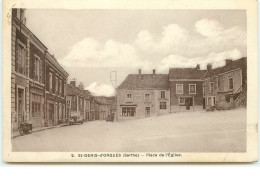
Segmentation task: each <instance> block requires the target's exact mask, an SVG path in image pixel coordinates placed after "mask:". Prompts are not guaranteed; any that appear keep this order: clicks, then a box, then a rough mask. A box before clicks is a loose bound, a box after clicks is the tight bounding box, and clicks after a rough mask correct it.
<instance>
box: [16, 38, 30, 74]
mask: <svg viewBox="0 0 260 176" xmlns="http://www.w3.org/2000/svg"><path fill="white" fill-rule="evenodd" d="M16 71H17V72H18V73H21V74H24V75H26V76H28V71H29V57H28V49H27V48H25V44H23V43H22V42H20V41H19V40H18V42H16Z"/></svg>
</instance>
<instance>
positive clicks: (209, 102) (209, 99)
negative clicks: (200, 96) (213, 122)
mask: <svg viewBox="0 0 260 176" xmlns="http://www.w3.org/2000/svg"><path fill="white" fill-rule="evenodd" d="M208 105H211V97H208Z"/></svg>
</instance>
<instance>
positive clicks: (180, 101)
mask: <svg viewBox="0 0 260 176" xmlns="http://www.w3.org/2000/svg"><path fill="white" fill-rule="evenodd" d="M179 105H185V98H184V97H180V98H179Z"/></svg>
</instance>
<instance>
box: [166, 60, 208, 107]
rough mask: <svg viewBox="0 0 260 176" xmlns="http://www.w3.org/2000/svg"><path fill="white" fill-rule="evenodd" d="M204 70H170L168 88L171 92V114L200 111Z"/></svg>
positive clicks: (198, 67)
mask: <svg viewBox="0 0 260 176" xmlns="http://www.w3.org/2000/svg"><path fill="white" fill-rule="evenodd" d="M205 73H206V71H205V70H200V66H199V65H197V67H196V68H170V70H169V86H170V92H171V101H170V102H171V112H178V111H190V110H202V109H203V108H204V107H205V106H204V104H203V94H202V89H203V88H202V85H203V80H202V78H203V76H204V74H205Z"/></svg>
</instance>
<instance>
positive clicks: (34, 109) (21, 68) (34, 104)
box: [11, 9, 47, 130]
mask: <svg viewBox="0 0 260 176" xmlns="http://www.w3.org/2000/svg"><path fill="white" fill-rule="evenodd" d="M11 29H12V31H11V33H12V53H11V56H12V57H11V58H12V68H11V111H12V125H13V129H14V130H17V123H18V122H23V121H29V120H30V121H31V122H32V124H33V127H40V126H43V125H44V121H43V119H44V107H43V106H44V98H45V95H44V84H45V80H44V77H43V75H44V74H45V72H44V69H43V68H44V63H45V57H44V55H45V52H46V51H47V47H46V46H45V45H44V44H42V42H41V41H40V40H39V39H38V38H37V37H36V36H35V35H34V34H33V33H32V32H31V31H30V30H29V29H28V28H27V27H26V18H25V16H24V10H23V9H13V10H12V27H11Z"/></svg>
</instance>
